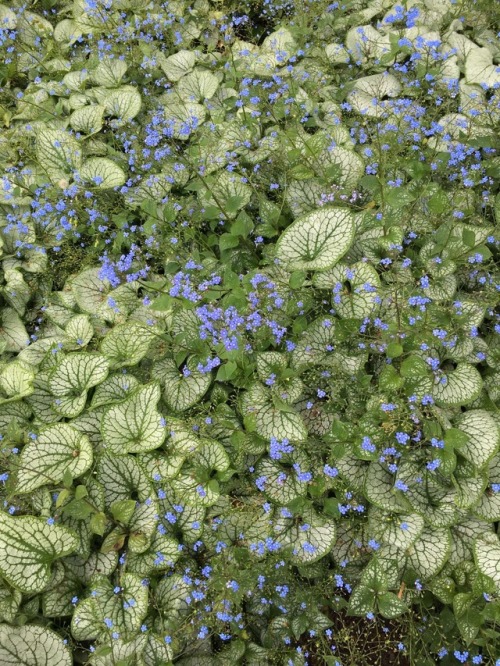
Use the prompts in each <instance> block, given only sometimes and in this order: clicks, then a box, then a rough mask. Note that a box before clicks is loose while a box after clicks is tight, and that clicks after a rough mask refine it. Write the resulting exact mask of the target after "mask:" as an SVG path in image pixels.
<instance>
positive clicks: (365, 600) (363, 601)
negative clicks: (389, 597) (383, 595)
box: [348, 585, 376, 617]
mask: <svg viewBox="0 0 500 666" xmlns="http://www.w3.org/2000/svg"><path fill="white" fill-rule="evenodd" d="M375 599H376V595H375V593H374V592H372V590H370V589H369V588H368V587H365V586H364V585H358V586H357V587H355V588H354V590H353V591H352V593H351V596H350V597H349V606H348V610H349V615H360V616H362V617H364V616H365V615H366V614H367V613H370V612H372V611H374V610H375Z"/></svg>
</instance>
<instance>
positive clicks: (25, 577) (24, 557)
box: [0, 513, 78, 594]
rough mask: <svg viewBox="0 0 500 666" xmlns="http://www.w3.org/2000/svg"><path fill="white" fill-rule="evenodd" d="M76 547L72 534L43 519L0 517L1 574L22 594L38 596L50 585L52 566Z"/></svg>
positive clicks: (3, 514)
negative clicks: (36, 594)
mask: <svg viewBox="0 0 500 666" xmlns="http://www.w3.org/2000/svg"><path fill="white" fill-rule="evenodd" d="M77 545H78V542H77V539H76V536H75V534H74V533H73V532H71V531H70V530H69V529H67V528H66V527H60V526H59V525H49V524H48V523H47V521H46V519H44V518H35V517H33V516H16V517H13V516H10V515H9V514H6V513H1V514H0V572H1V573H2V575H3V576H4V577H5V579H6V580H7V582H8V583H10V584H11V585H13V586H14V587H16V588H18V589H19V590H21V592H27V593H29V594H35V593H37V592H41V591H42V590H43V588H44V587H45V586H46V585H47V583H48V582H49V579H50V565H51V563H52V562H53V561H54V560H55V559H57V558H59V557H63V556H65V555H69V554H70V553H72V552H73V551H75V550H76V548H77Z"/></svg>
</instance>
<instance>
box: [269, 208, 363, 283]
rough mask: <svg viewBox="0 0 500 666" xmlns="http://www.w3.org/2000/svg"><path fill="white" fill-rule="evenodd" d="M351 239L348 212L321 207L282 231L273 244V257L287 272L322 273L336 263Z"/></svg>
mask: <svg viewBox="0 0 500 666" xmlns="http://www.w3.org/2000/svg"><path fill="white" fill-rule="evenodd" d="M353 240H354V222H353V218H352V215H351V213H350V212H349V211H348V210H347V209H346V208H333V207H326V206H325V207H324V208H321V209H319V210H316V211H314V212H312V213H309V214H307V215H304V216H303V217H300V218H298V219H297V220H296V221H295V222H294V223H293V224H292V225H290V226H289V227H287V229H285V231H284V232H283V233H282V234H281V236H280V237H279V239H278V242H277V243H276V257H277V258H278V259H279V260H280V261H281V262H283V264H284V265H286V267H287V268H288V269H289V270H325V269H327V268H330V267H331V266H334V265H335V264H336V263H337V261H338V260H339V259H340V258H341V257H342V256H343V255H344V254H345V253H346V252H347V250H348V249H349V247H350V245H351V243H352V241H353Z"/></svg>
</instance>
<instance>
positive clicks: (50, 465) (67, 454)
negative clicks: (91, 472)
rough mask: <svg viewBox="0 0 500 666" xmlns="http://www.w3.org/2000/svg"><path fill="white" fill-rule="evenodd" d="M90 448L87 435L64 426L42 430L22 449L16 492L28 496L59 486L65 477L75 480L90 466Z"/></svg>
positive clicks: (59, 425)
mask: <svg viewBox="0 0 500 666" xmlns="http://www.w3.org/2000/svg"><path fill="white" fill-rule="evenodd" d="M92 459H93V453H92V445H91V443H90V441H89V439H88V437H87V436H86V435H83V434H82V433H81V432H79V431H78V430H76V429H75V428H72V427H71V426H70V425H68V424H66V423H58V424H57V425H54V426H51V427H49V428H45V430H42V431H41V432H40V434H39V435H38V437H37V439H35V440H34V441H33V440H32V441H29V442H28V444H26V446H25V447H24V448H23V450H22V452H21V456H20V459H19V469H18V471H17V483H16V491H17V492H18V493H30V492H32V491H33V490H35V489H36V488H40V487H41V486H44V485H46V484H54V483H60V482H61V481H62V480H63V478H64V475H65V474H71V476H72V477H73V478H78V477H79V476H81V475H82V474H84V473H85V472H86V471H87V470H88V469H89V468H90V466H91V465H92Z"/></svg>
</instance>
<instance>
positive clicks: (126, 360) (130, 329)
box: [101, 321, 154, 369]
mask: <svg viewBox="0 0 500 666" xmlns="http://www.w3.org/2000/svg"><path fill="white" fill-rule="evenodd" d="M153 337H154V334H153V332H152V331H151V329H150V328H147V327H146V326H143V325H141V324H139V323H136V322H133V321H131V322H127V323H126V324H121V325H119V326H115V327H114V328H112V329H111V331H109V333H107V334H106V336H105V337H104V339H103V341H102V343H101V352H102V353H103V354H104V356H106V358H107V359H108V360H109V362H110V365H111V367H112V368H113V369H117V368H123V367H124V366H129V365H137V364H138V363H139V361H140V360H142V359H143V358H144V356H145V355H146V354H147V352H148V350H149V346H150V344H151V341H152V339H153Z"/></svg>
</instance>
